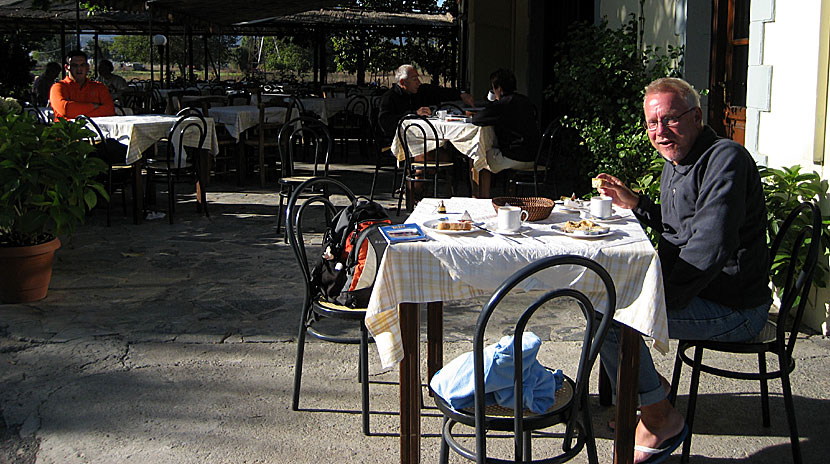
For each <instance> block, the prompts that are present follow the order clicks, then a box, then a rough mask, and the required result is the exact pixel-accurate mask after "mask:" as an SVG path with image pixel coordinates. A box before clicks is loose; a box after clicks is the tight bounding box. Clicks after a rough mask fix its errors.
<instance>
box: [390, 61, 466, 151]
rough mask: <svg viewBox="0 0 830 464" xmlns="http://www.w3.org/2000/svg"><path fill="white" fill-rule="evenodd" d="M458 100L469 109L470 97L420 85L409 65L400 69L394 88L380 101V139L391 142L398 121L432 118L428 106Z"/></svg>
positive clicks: (417, 77)
mask: <svg viewBox="0 0 830 464" xmlns="http://www.w3.org/2000/svg"><path fill="white" fill-rule="evenodd" d="M456 100H461V101H463V102H464V104H466V105H468V106H473V104H474V101H473V97H472V95H470V94H468V93H461V92H460V91H459V90H457V89H451V88H445V87H440V86H437V85H432V84H421V79H420V77H419V75H418V70H417V69H415V67H414V66H412V65H411V64H405V65H402V66H401V67H399V68H398V69H397V71H395V84H393V85H392V88H391V89H389V90H387V91H386V92H385V93H384V94H383V96H381V97H380V110H379V112H378V122H379V124H380V127H381V129H382V130H383V133H384V135H386V137H388V138H389V140H391V139H392V137H394V136H395V130H396V128H397V126H398V121H399V120H400V119H401V118H402V117H403V116H405V115H407V114H410V113H415V114H418V115H420V116H429V115H431V114H432V110H430V108H429V106H430V105H440V104H441V103H443V102H448V101H456Z"/></svg>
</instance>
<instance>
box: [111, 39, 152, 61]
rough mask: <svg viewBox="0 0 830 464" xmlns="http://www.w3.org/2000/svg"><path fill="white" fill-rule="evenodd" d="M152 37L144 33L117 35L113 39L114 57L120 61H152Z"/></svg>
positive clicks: (112, 51)
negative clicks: (149, 37)
mask: <svg viewBox="0 0 830 464" xmlns="http://www.w3.org/2000/svg"><path fill="white" fill-rule="evenodd" d="M150 46H151V45H150V39H148V38H147V36H144V35H117V36H115V37H114V38H113V40H112V46H111V47H110V48H111V53H112V58H114V59H116V60H118V61H128V62H140V63H147V62H149V61H150Z"/></svg>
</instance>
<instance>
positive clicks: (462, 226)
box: [436, 221, 473, 230]
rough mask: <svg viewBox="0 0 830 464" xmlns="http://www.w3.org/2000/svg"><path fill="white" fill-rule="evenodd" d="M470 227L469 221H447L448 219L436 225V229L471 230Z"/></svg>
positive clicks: (471, 226)
mask: <svg viewBox="0 0 830 464" xmlns="http://www.w3.org/2000/svg"><path fill="white" fill-rule="evenodd" d="M472 228H473V225H472V224H470V223H469V222H449V221H445V222H439V223H438V227H436V229H438V230H472Z"/></svg>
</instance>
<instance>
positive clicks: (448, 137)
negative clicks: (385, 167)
mask: <svg viewBox="0 0 830 464" xmlns="http://www.w3.org/2000/svg"><path fill="white" fill-rule="evenodd" d="M429 122H430V123H432V125H433V126H434V127H435V130H436V132H438V139H439V140H438V144H437V146H443V145H444V144H446V143H450V144H452V146H454V147H455V148H456V149H457V150H458V151H460V152H461V153H462V154H464V155H465V156H467V157H468V158H470V159H472V160H473V167H474V168H475V169H476V170H478V171H480V170H482V169H487V170H490V171H493V169H490V165H489V164H488V162H487V152H488V150H490V151H492V150H495V151H496V152H498V148H495V147H496V133H495V131H494V130H493V126H476V125H473V124H470V123H466V122H455V121H442V120H440V119H430V121H429ZM405 124H417V125H419V126H423V127H424V129H425V130H426V134H427V140H428V142H427V151H432V150H434V149H435V148H436V143H435V141H434V140H432V138H433V135H432V129H430V128H429V127H428V126H427V125H426V124H425V123H424V122H423V121H419V120H412V121H407V122H406V123H405ZM421 136H422V133H421V131H420V130H419V129H410V130H409V132H408V134H407V137H408V140H409V150H410V151H411V152H412V155H413V156H418V155H421V154H423V153H424V139H423V138H422V137H421ZM392 154H393V155H395V157H396V158H397V159H398V161H403V159H404V158H405V157H406V152H405V151H404V147H403V145H401V143H400V141H399V140H398V137H395V138H394V140H392ZM499 156H501V153H500V152H499ZM497 171H498V170H497ZM497 171H496V172H497Z"/></svg>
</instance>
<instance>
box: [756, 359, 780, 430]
mask: <svg viewBox="0 0 830 464" xmlns="http://www.w3.org/2000/svg"><path fill="white" fill-rule="evenodd" d="M781 372H782V373H783V371H781ZM758 373H759V375H760V376H761V418H762V419H763V423H764V427H769V426H770V420H769V381H768V380H767V378H766V376H767V357H766V354H765V353H763V352H761V353H758ZM782 378H783V375H782Z"/></svg>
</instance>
